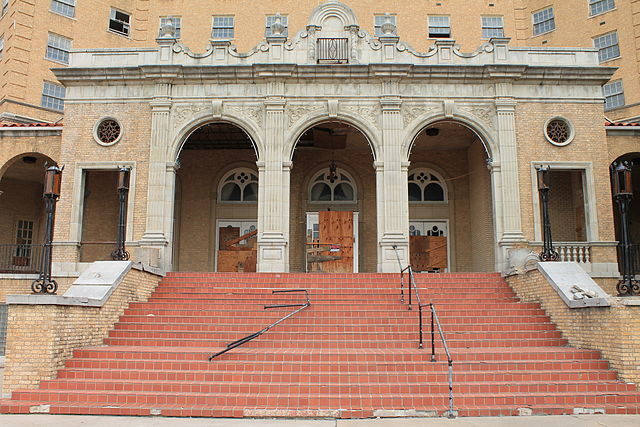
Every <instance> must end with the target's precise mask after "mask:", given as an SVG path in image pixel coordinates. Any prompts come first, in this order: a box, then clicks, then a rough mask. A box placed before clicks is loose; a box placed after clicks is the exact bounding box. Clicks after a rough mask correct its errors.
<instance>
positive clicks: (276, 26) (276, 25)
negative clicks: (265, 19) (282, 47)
mask: <svg viewBox="0 0 640 427" xmlns="http://www.w3.org/2000/svg"><path fill="white" fill-rule="evenodd" d="M270 29H271V35H273V36H276V37H277V36H282V35H284V32H285V30H286V29H287V27H285V26H284V25H283V24H282V16H281V15H280V14H279V13H276V17H275V20H274V21H273V23H272V24H271V27H270Z"/></svg>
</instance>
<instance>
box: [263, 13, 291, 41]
mask: <svg viewBox="0 0 640 427" xmlns="http://www.w3.org/2000/svg"><path fill="white" fill-rule="evenodd" d="M278 18H279V19H280V24H282V26H283V27H284V31H283V32H282V36H284V37H287V36H288V35H289V20H288V19H287V17H286V16H282V15H267V18H266V20H265V30H264V34H265V36H266V37H269V36H272V35H273V34H272V33H271V25H272V24H273V23H275V22H276V21H277V20H278Z"/></svg>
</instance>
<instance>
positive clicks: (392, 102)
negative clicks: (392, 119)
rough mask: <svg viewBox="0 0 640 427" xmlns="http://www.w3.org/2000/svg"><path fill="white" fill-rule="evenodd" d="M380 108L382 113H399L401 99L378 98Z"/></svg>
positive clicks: (397, 97)
mask: <svg viewBox="0 0 640 427" xmlns="http://www.w3.org/2000/svg"><path fill="white" fill-rule="evenodd" d="M380 106H381V107H382V112H383V113H399V112H400V107H401V106H402V99H400V97H399V96H384V97H382V98H380Z"/></svg>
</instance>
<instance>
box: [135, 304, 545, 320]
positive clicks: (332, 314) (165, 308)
mask: <svg viewBox="0 0 640 427" xmlns="http://www.w3.org/2000/svg"><path fill="white" fill-rule="evenodd" d="M156 305H157V304H156ZM312 307H313V310H314V313H313V317H314V319H324V318H342V319H349V321H351V320H352V319H354V318H357V319H363V318H369V317H370V316H371V317H376V318H378V317H401V318H406V314H404V313H407V312H415V311H417V310H415V309H414V310H411V311H410V310H407V309H406V308H403V309H399V310H393V311H392V312H390V311H389V310H363V309H360V310H358V311H357V313H356V312H355V311H352V310H349V309H348V306H347V307H345V309H344V310H331V309H326V310H320V309H318V308H316V306H312ZM310 310H311V308H309V309H307V310H306V311H310ZM437 310H438V316H439V317H440V319H441V320H444V319H447V318H448V319H454V318H461V317H465V318H469V317H475V318H476V319H481V318H484V317H492V318H496V317H502V316H522V317H529V316H544V315H545V312H544V310H542V309H541V308H540V307H539V306H538V307H530V308H526V307H525V308H523V307H520V305H519V304H514V305H513V306H511V308H501V309H496V308H494V309H485V308H477V306H476V308H475V309H471V308H469V309H465V310H459V309H454V308H450V309H442V307H441V306H438V307H437ZM264 312H265V310H264V309H256V310H242V311H241V312H238V310H233V309H229V308H228V307H225V308H220V309H205V308H199V309H193V308H190V306H188V305H185V306H183V307H182V308H176V307H175V305H172V304H163V305H162V306H161V307H150V306H148V305H145V303H132V304H131V305H130V306H129V308H127V309H125V311H124V314H125V315H131V316H148V315H154V316H177V317H184V316H191V317H194V316H197V317H219V316H222V317H224V318H229V317H236V316H238V317H243V316H249V317H255V316H256V315H257V314H259V313H264ZM415 316H417V314H416V315H415ZM297 318H299V317H297ZM293 319H296V317H294V318H292V320H293Z"/></svg>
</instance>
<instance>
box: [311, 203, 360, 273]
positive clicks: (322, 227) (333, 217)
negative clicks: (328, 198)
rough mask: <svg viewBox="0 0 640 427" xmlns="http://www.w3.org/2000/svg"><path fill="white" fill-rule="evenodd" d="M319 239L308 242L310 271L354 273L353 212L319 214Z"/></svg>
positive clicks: (325, 212)
mask: <svg viewBox="0 0 640 427" xmlns="http://www.w3.org/2000/svg"><path fill="white" fill-rule="evenodd" d="M318 222H319V236H318V239H314V240H313V241H310V242H307V243H309V244H308V245H307V246H309V248H307V255H308V260H316V261H314V262H310V263H308V264H309V265H308V268H307V269H308V271H323V272H326V273H352V272H353V246H354V233H353V212H350V211H348V212H344V211H342V212H341V211H324V212H319V216H318Z"/></svg>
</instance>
